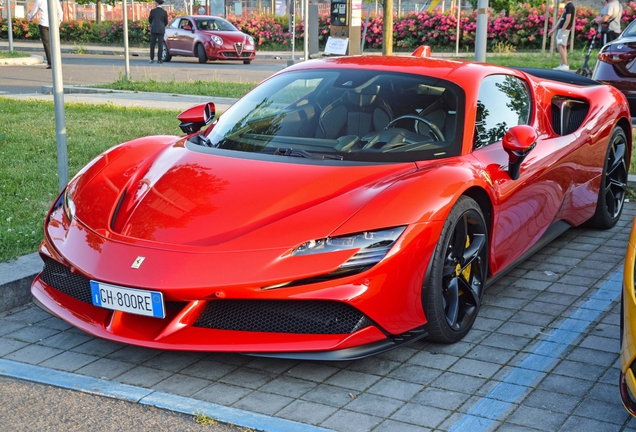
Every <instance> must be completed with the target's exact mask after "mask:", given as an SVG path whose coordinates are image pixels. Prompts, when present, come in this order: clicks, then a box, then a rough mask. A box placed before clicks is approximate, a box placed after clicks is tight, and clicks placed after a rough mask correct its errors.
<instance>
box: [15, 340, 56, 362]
mask: <svg viewBox="0 0 636 432" xmlns="http://www.w3.org/2000/svg"><path fill="white" fill-rule="evenodd" d="M62 352H63V350H61V349H57V348H52V347H45V346H42V345H27V346H25V347H24V348H21V349H19V350H17V351H14V352H12V353H11V354H9V355H7V356H5V358H6V359H8V360H14V361H19V362H22V363H28V364H33V365H36V364H39V363H42V362H43V361H44V360H47V359H50V358H51V357H54V356H56V355H58V354H61V353H62Z"/></svg>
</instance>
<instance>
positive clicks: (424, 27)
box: [0, 2, 636, 50]
mask: <svg viewBox="0 0 636 432" xmlns="http://www.w3.org/2000/svg"><path fill="white" fill-rule="evenodd" d="M597 14H598V12H597V11H594V10H592V9H588V8H585V7H579V8H577V16H576V22H575V27H576V33H575V48H582V47H583V46H585V45H586V44H587V42H588V41H589V40H590V39H591V38H592V37H593V35H594V34H595V33H596V26H595V25H592V21H593V19H594V17H595V16H596V15H597ZM548 15H549V18H548V28H549V29H550V28H551V26H552V9H551V8H550V9H549V10H548ZM634 18H636V3H635V2H630V3H629V4H627V5H625V6H624V8H623V17H622V19H621V24H622V28H625V26H627V24H629V23H630V22H631V21H632V20H633V19H634ZM227 19H228V20H229V21H230V22H232V23H233V24H234V25H235V26H236V27H238V28H239V29H240V30H241V31H243V32H245V33H248V34H249V35H251V36H252V37H253V38H254V39H255V40H256V43H257V45H258V47H259V49H261V50H272V49H290V48H289V45H290V43H291V41H290V39H291V33H290V32H289V27H288V23H287V17H286V16H278V17H271V16H265V15H262V16H252V17H240V16H238V17H237V16H234V15H230V16H228V17H227ZM544 20H545V6H541V7H531V6H530V5H528V4H526V5H519V7H518V8H517V9H516V10H515V11H514V12H512V13H509V14H505V13H503V12H502V13H499V14H490V15H489V18H488V30H487V35H488V36H487V37H488V45H489V47H490V46H493V45H494V44H502V43H504V44H510V45H512V46H514V47H515V48H518V49H538V48H541V44H542V41H543V33H544V22H545V21H544ZM364 23H365V17H363V18H362V25H363V26H364ZM329 25H330V19H329V16H328V15H322V16H320V17H319V22H318V26H319V29H318V35H319V43H320V45H321V46H324V44H325V43H326V41H327V37H328V35H329ZM382 26H383V21H382V16H381V15H375V14H371V15H370V17H369V25H368V28H367V32H366V42H365V47H366V48H371V49H378V48H381V47H382ZM7 27H8V26H7V21H6V19H0V38H4V39H6V38H7ZM476 29H477V12H476V11H474V12H471V13H465V12H462V13H461V15H460V47H461V49H462V50H470V49H473V47H474V43H475V33H476ZM295 30H296V35H295V36H296V39H295V40H296V44H297V46H302V43H303V37H304V23H303V22H302V21H300V20H298V22H297V24H296V29H295ZM363 30H364V29H362V31H361V33H363ZM148 32H149V25H148V22H147V21H130V22H129V25H128V36H129V43H131V44H135V45H146V44H147V43H148ZM39 36H40V35H39V31H38V26H37V22H31V23H29V22H28V20H26V19H23V18H22V19H20V18H17V19H14V20H13V37H14V38H15V39H38V38H39ZM456 38H457V16H456V13H455V12H454V11H447V12H442V11H441V10H439V9H436V10H434V11H431V12H429V11H423V12H420V13H414V12H410V13H407V14H406V15H404V16H402V17H399V18H398V17H395V18H394V26H393V39H394V43H395V47H396V48H397V49H403V50H412V49H415V48H416V47H418V46H419V45H430V46H431V47H433V48H436V49H449V48H454V47H455V43H456V42H455V41H456ZM60 39H61V40H62V41H65V42H74V43H80V44H82V43H107V44H123V30H122V22H121V21H106V22H103V23H102V24H101V25H100V26H97V25H96V24H95V23H94V22H92V21H65V22H62V24H61V25H60Z"/></svg>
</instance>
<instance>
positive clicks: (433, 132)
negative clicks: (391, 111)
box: [384, 114, 445, 141]
mask: <svg viewBox="0 0 636 432" xmlns="http://www.w3.org/2000/svg"><path fill="white" fill-rule="evenodd" d="M405 119H410V120H415V125H414V126H413V129H414V130H415V132H417V133H418V134H420V135H424V133H422V132H420V128H419V127H418V122H422V123H424V124H425V125H426V126H427V127H428V129H429V133H428V134H429V135H430V136H431V137H432V138H433V139H434V140H436V141H445V140H444V134H443V133H442V131H441V130H439V128H438V127H437V126H436V125H435V124H434V123H432V122H431V121H430V120H427V119H425V118H423V117H420V116H418V115H415V114H405V115H403V116H400V117H398V118H396V119H393V120H392V121H390V122H389V124H388V125H386V127H385V128H384V130H387V129H389V128H392V127H394V126H395V124H396V123H397V122H399V121H400V120H405Z"/></svg>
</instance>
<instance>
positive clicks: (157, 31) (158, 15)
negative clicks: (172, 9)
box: [148, 0, 168, 63]
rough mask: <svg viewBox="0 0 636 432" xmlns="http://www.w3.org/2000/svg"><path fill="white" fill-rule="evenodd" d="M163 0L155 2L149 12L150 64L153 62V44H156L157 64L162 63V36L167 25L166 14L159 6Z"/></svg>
mask: <svg viewBox="0 0 636 432" xmlns="http://www.w3.org/2000/svg"><path fill="white" fill-rule="evenodd" d="M163 1H164V0H155V5H156V7H155V8H154V9H153V10H151V11H150V15H149V16H148V22H149V23H150V63H154V61H155V43H156V44H157V63H163V62H162V61H161V59H162V53H163V35H164V34H165V33H166V26H167V25H168V13H167V12H166V11H165V10H163V8H162V7H161V5H162V4H163Z"/></svg>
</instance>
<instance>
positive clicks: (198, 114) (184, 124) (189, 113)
mask: <svg viewBox="0 0 636 432" xmlns="http://www.w3.org/2000/svg"><path fill="white" fill-rule="evenodd" d="M214 114H215V108H214V103H212V102H207V103H202V104H199V105H195V106H193V107H192V108H188V109H187V110H185V111H183V112H182V113H181V114H179V115H178V116H177V119H179V120H181V124H179V127H180V128H181V130H182V131H183V132H185V133H187V134H191V133H194V132H198V131H200V130H201V128H202V127H203V126H205V125H207V124H210V122H211V121H212V120H214Z"/></svg>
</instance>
